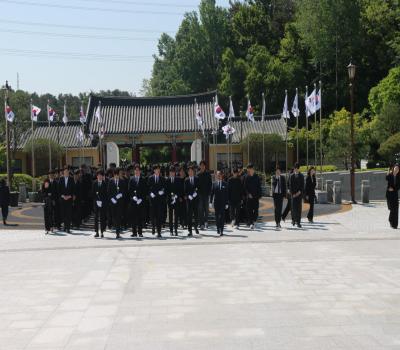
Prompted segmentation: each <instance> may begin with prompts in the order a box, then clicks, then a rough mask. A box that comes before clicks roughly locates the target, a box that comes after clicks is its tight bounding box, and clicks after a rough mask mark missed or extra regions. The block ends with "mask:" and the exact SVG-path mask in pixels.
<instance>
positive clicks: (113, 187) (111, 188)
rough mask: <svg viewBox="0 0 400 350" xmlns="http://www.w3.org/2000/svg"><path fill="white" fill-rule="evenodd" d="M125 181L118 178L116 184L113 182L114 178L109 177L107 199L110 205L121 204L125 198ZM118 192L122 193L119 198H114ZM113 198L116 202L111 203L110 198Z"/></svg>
mask: <svg viewBox="0 0 400 350" xmlns="http://www.w3.org/2000/svg"><path fill="white" fill-rule="evenodd" d="M124 191H125V182H124V180H121V179H119V180H118V186H117V184H116V183H115V180H114V179H111V180H109V181H108V188H107V194H108V199H109V201H110V205H111V206H113V205H122V204H123V203H124V200H125V197H124V196H125V195H126V193H125V192H124ZM118 194H122V197H121V198H116V197H117V195H118ZM113 198H114V199H115V200H116V201H117V203H113V202H112V199H113ZM121 214H122V213H121Z"/></svg>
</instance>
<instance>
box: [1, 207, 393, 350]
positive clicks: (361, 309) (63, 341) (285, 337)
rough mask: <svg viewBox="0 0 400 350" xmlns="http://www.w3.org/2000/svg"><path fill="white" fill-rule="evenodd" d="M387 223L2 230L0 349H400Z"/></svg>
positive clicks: (334, 218) (339, 219)
mask: <svg viewBox="0 0 400 350" xmlns="http://www.w3.org/2000/svg"><path fill="white" fill-rule="evenodd" d="M386 218H387V209H386V207H385V204H384V203H374V204H370V205H367V206H361V205H357V206H355V207H354V208H353V210H351V211H345V212H341V213H336V214H332V215H326V216H320V217H318V218H317V219H316V220H317V222H316V223H315V224H314V225H308V224H305V225H304V229H302V230H297V229H292V228H291V225H290V224H289V223H286V224H284V228H283V230H282V231H280V232H277V231H275V229H274V228H273V227H272V224H271V223H267V224H263V227H262V229H258V230H256V231H253V232H251V231H247V230H245V229H242V230H240V231H234V232H233V231H232V230H230V229H229V230H228V231H227V234H228V235H230V236H227V237H222V238H217V237H216V236H214V235H215V231H213V230H212V231H211V230H210V231H208V232H205V234H204V235H202V236H201V237H198V238H193V239H191V240H188V239H184V238H177V239H172V238H171V239H166V240H162V241H160V240H154V239H152V238H149V239H145V240H142V241H135V240H130V239H125V240H121V241H116V240H114V239H111V237H112V236H111V234H109V235H110V239H104V240H95V239H94V238H93V237H91V236H89V233H83V234H74V235H63V234H58V235H52V236H45V235H44V234H43V232H42V231H35V230H33V231H32V230H15V229H14V230H4V229H3V228H1V231H0V272H1V273H0V348H1V349H6V350H11V349H51V350H57V349H68V350H73V349H74V350H78V349H82V350H89V349H96V350H100V349H118V350H123V349H135V350H139V349H149V350H157V349H171V350H180V349H182V350H183V349H185V350H189V349H190V350H191V349H193V350H196V349H207V350H212V349H229V350H233V349H296V350H298V349H352V350H353V349H363V350H365V349H373V350H379V349H400V254H399V252H400V240H399V238H400V231H395V230H392V229H390V228H388V224H387V222H386ZM126 236H127V235H126Z"/></svg>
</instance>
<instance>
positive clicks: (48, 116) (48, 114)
mask: <svg viewBox="0 0 400 350" xmlns="http://www.w3.org/2000/svg"><path fill="white" fill-rule="evenodd" d="M49 103H50V101H49V100H47V106H46V107H47V121H48V125H49V132H48V135H50V131H51V130H50V105H49ZM49 170H51V140H50V136H49Z"/></svg>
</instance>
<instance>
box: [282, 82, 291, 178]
mask: <svg viewBox="0 0 400 350" xmlns="http://www.w3.org/2000/svg"><path fill="white" fill-rule="evenodd" d="M282 118H284V119H285V123H286V137H285V146H286V147H285V148H286V157H285V159H286V160H285V162H286V178H287V176H288V119H289V118H290V113H289V109H288V95H287V90H285V102H284V104H283V111H282Z"/></svg>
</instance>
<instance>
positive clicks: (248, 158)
mask: <svg viewBox="0 0 400 350" xmlns="http://www.w3.org/2000/svg"><path fill="white" fill-rule="evenodd" d="M249 98H250V97H249V95H247V108H249ZM246 111H247V109H246ZM246 116H247V112H246ZM247 119H248V117H247ZM247 121H248V120H247ZM247 130H248V133H247V164H250V125H249V127H248V128H247Z"/></svg>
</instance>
